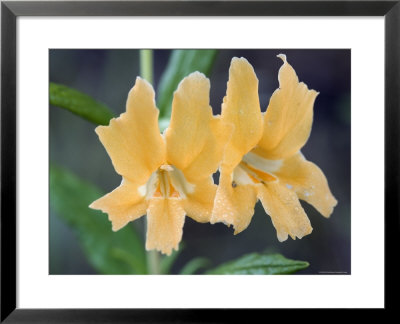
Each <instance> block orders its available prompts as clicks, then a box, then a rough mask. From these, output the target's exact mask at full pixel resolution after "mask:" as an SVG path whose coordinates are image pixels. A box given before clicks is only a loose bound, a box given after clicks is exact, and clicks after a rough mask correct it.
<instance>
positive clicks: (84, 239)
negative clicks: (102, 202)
mask: <svg viewBox="0 0 400 324" xmlns="http://www.w3.org/2000/svg"><path fill="white" fill-rule="evenodd" d="M103 194H104V193H103V192H101V191H100V190H99V189H97V188H96V187H95V186H93V185H91V184H89V183H86V182H84V181H82V180H81V179H80V178H78V177H77V176H76V175H74V174H72V173H71V172H69V171H67V170H65V169H63V168H60V167H58V166H57V167H56V166H54V165H52V166H51V167H50V208H52V209H53V210H54V211H55V212H56V213H57V215H58V216H59V217H61V219H63V220H64V221H65V222H66V223H67V224H68V225H69V226H71V228H72V229H73V230H74V231H75V232H76V234H77V236H78V238H79V240H80V242H81V245H82V247H83V250H84V252H85V254H86V255H87V258H88V261H89V262H90V263H91V264H92V265H93V267H94V268H95V269H96V270H97V271H99V272H100V273H102V274H144V273H146V272H147V271H146V257H145V251H144V246H143V242H142V240H141V239H140V238H139V236H138V234H137V233H136V232H135V231H134V229H133V227H132V226H125V227H124V228H123V229H121V230H119V231H117V232H113V231H112V229H111V223H110V222H109V221H108V219H107V215H106V214H103V213H102V212H101V211H97V210H93V209H90V208H89V207H88V206H89V205H90V203H92V202H93V201H94V200H96V199H97V198H100V197H101V196H103Z"/></svg>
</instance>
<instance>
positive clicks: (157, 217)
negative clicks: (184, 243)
mask: <svg viewBox="0 0 400 324" xmlns="http://www.w3.org/2000/svg"><path fill="white" fill-rule="evenodd" d="M184 222H185V211H184V209H183V202H182V200H181V199H176V198H175V199H174V198H152V199H150V201H149V208H148V209H147V239H146V250H153V249H156V250H158V251H161V252H162V253H164V254H167V255H170V254H171V252H172V249H175V250H178V245H179V242H180V241H181V239H182V233H183V224H184Z"/></svg>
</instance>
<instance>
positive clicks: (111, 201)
mask: <svg viewBox="0 0 400 324" xmlns="http://www.w3.org/2000/svg"><path fill="white" fill-rule="evenodd" d="M89 207H90V208H93V209H99V210H101V211H102V212H103V213H107V214H108V219H109V220H110V221H111V222H112V229H113V231H118V230H119V229H121V228H122V227H124V226H125V225H126V224H127V223H129V222H131V221H134V220H135V219H137V218H139V217H141V216H143V215H144V214H146V207H147V203H146V202H145V200H144V197H143V196H142V195H141V194H140V193H139V191H138V186H137V184H135V183H131V182H129V181H128V180H123V181H122V183H121V185H120V186H119V187H118V188H116V189H114V190H113V191H111V192H110V193H108V194H106V195H104V196H103V197H101V198H99V199H97V200H96V201H94V202H92V203H91V205H90V206H89Z"/></svg>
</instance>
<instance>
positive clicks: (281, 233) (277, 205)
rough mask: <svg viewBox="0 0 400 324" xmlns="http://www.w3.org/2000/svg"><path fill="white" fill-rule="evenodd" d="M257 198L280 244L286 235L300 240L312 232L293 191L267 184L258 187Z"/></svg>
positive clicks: (283, 186) (275, 183)
mask: <svg viewBox="0 0 400 324" xmlns="http://www.w3.org/2000/svg"><path fill="white" fill-rule="evenodd" d="M258 198H260V200H261V203H262V205H263V207H264V209H265V212H266V213H267V214H268V215H269V216H270V217H271V219H272V223H273V224H274V227H275V229H276V232H277V236H278V240H279V241H280V242H283V241H286V239H287V238H288V235H290V236H291V237H292V238H293V239H296V236H297V237H298V238H302V237H303V236H305V235H308V234H310V233H311V231H312V227H311V224H310V220H309V219H308V217H307V215H306V213H305V212H304V209H303V207H301V204H300V202H299V199H298V198H297V195H296V193H295V192H294V191H292V190H290V189H288V188H286V187H285V185H283V184H281V183H279V182H268V183H265V184H264V185H259V186H258Z"/></svg>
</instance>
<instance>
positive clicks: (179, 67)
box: [157, 49, 218, 117]
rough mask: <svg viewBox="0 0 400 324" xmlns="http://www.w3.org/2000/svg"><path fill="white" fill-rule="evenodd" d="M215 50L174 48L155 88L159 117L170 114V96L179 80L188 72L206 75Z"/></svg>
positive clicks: (214, 56)
mask: <svg viewBox="0 0 400 324" xmlns="http://www.w3.org/2000/svg"><path fill="white" fill-rule="evenodd" d="M217 52H218V51H217V50H205V49H200V50H174V51H172V53H171V56H170V58H169V61H168V65H167V67H166V69H165V70H164V73H163V74H162V76H161V79H160V84H159V86H158V89H157V106H158V108H159V109H160V117H170V116H171V103H172V96H173V93H174V91H175V90H176V88H177V87H178V84H179V82H181V80H182V79H183V78H184V77H186V76H188V75H189V74H190V73H192V72H195V71H199V72H202V73H204V74H205V75H206V76H208V75H209V74H210V72H211V69H212V65H213V63H214V61H215V58H216V56H217Z"/></svg>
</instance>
